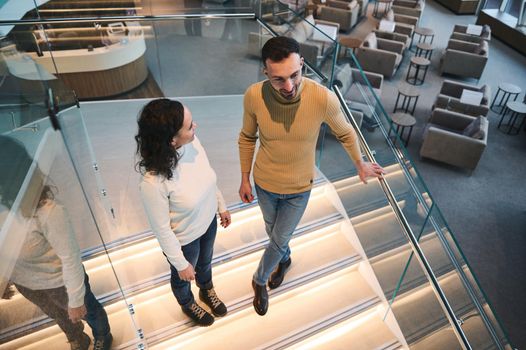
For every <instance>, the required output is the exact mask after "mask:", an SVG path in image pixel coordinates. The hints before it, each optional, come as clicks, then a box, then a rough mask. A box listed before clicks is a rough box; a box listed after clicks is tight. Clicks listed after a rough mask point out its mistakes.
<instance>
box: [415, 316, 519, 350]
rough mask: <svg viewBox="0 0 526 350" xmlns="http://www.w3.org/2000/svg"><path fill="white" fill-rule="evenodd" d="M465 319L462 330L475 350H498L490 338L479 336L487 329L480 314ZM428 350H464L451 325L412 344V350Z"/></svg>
mask: <svg viewBox="0 0 526 350" xmlns="http://www.w3.org/2000/svg"><path fill="white" fill-rule="evenodd" d="M463 319H464V323H463V324H462V329H463V330H464V333H465V334H466V335H467V337H468V340H469V342H470V344H471V347H472V348H473V349H480V350H490V349H497V347H496V346H495V345H494V344H493V343H492V342H488V340H489V338H488V337H487V336H480V337H479V336H477V334H479V333H480V332H481V330H485V329H486V328H485V325H484V322H483V321H482V318H481V317H480V316H479V315H478V314H471V315H465V316H464V317H463ZM428 349H448V350H457V349H458V350H462V347H461V346H460V343H459V341H458V339H457V337H456V336H455V333H454V332H453V328H452V327H451V326H450V325H447V326H445V327H443V328H441V329H439V330H438V331H435V332H433V333H431V334H430V335H428V336H426V337H424V338H423V339H419V340H418V341H417V342H415V343H413V344H411V350H428ZM507 349H510V350H511V347H509V346H508V347H507Z"/></svg>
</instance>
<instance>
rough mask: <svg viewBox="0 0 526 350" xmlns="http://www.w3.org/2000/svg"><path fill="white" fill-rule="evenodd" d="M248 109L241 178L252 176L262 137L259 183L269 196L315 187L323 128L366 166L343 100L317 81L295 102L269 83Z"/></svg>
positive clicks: (252, 96)
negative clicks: (316, 151) (314, 181)
mask: <svg viewBox="0 0 526 350" xmlns="http://www.w3.org/2000/svg"><path fill="white" fill-rule="evenodd" d="M243 104H244V114H243V127H242V129H241V132H240V134H239V142H238V143H239V159H240V162H241V172H243V173H244V172H248V173H250V171H251V169H252V160H253V157H254V152H255V147H256V141H257V139H258V137H259V141H260V146H259V150H258V152H257V155H256V161H255V163H254V181H255V182H256V184H257V185H258V186H260V187H261V188H263V189H265V190H267V191H270V192H274V193H280V194H290V193H300V192H304V191H308V190H309V189H310V188H311V187H312V181H313V177H314V160H315V159H314V158H315V150H316V141H317V139H318V134H319V132H320V126H321V124H322V123H323V122H325V123H327V124H328V125H329V127H330V128H331V130H332V132H333V134H334V135H335V136H336V138H337V139H338V140H339V141H340V142H341V143H342V144H343V146H344V147H345V150H346V151H347V153H348V154H349V156H350V157H351V158H352V160H353V161H354V162H355V163H356V162H357V161H359V160H361V152H360V146H359V143H358V140H357V137H356V133H355V131H354V129H353V128H352V126H351V125H350V124H349V123H348V122H347V120H346V119H345V117H344V115H343V113H342V111H341V109H340V103H339V101H338V98H337V97H336V95H335V94H334V93H333V92H332V91H329V90H328V89H327V88H325V87H324V86H322V85H320V84H318V83H316V82H314V81H313V80H311V79H308V78H303V79H302V83H301V84H300V87H299V90H298V95H297V97H296V98H295V99H293V100H286V99H285V98H283V97H282V96H281V95H280V94H279V92H277V91H275V90H274V89H273V88H272V86H271V85H270V82H269V81H268V80H265V81H262V82H259V83H256V84H253V85H251V86H250V87H249V88H248V89H247V91H246V93H245V97H244V101H243ZM258 134H259V135H258Z"/></svg>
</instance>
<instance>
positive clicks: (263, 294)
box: [252, 280, 268, 316]
mask: <svg viewBox="0 0 526 350" xmlns="http://www.w3.org/2000/svg"><path fill="white" fill-rule="evenodd" d="M252 288H253V289H254V301H253V303H252V304H254V309H255V310H256V312H257V313H258V315H260V316H263V315H265V314H266V313H267V310H268V293H267V286H260V285H259V284H257V283H256V282H254V280H252Z"/></svg>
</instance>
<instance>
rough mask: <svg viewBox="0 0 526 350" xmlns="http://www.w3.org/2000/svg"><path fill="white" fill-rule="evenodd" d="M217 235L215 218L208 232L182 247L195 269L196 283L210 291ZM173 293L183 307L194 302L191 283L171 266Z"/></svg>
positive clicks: (186, 257)
mask: <svg viewBox="0 0 526 350" xmlns="http://www.w3.org/2000/svg"><path fill="white" fill-rule="evenodd" d="M216 233H217V219H216V217H215V216H214V218H213V219H212V223H211V224H210V226H208V229H207V230H206V232H205V233H204V234H203V235H202V236H201V237H199V238H197V239H196V240H194V241H192V242H190V243H188V244H187V245H184V246H182V247H181V250H182V251H183V254H184V257H185V259H186V260H187V261H188V262H189V263H190V264H192V266H193V267H194V269H195V282H196V284H197V286H198V287H199V288H201V289H210V288H212V287H213V286H214V285H213V283H212V256H213V255H214V242H215V239H216ZM170 272H171V279H170V285H171V287H172V292H173V294H174V295H175V298H176V299H177V302H178V303H179V305H181V307H183V308H188V307H190V305H191V304H192V303H193V302H194V295H193V294H192V289H191V284H190V282H187V281H183V280H181V279H180V278H179V273H178V272H177V269H176V268H175V267H173V266H172V264H170Z"/></svg>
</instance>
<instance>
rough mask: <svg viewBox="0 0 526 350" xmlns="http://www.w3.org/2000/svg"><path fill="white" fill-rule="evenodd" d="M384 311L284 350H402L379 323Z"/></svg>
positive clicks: (379, 309)
mask: <svg viewBox="0 0 526 350" xmlns="http://www.w3.org/2000/svg"><path fill="white" fill-rule="evenodd" d="M383 310H384V309H383V308H382V307H376V308H372V309H370V310H367V311H365V312H362V313H361V314H360V315H358V316H356V317H353V318H350V319H347V320H345V321H343V322H340V323H338V324H336V325H334V326H332V327H330V328H328V329H326V330H324V331H322V332H319V333H317V334H315V335H313V336H311V337H309V338H307V339H304V340H303V341H301V342H299V343H297V344H294V345H292V346H290V347H287V348H286V349H287V350H310V349H320V350H321V349H331V350H348V349H352V350H371V349H377V350H380V349H381V350H395V349H401V348H402V345H401V344H400V343H399V342H398V340H397V339H396V337H395V336H394V335H393V333H392V332H391V330H390V329H389V327H388V326H387V325H386V324H385V322H383V321H382V316H383Z"/></svg>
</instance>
